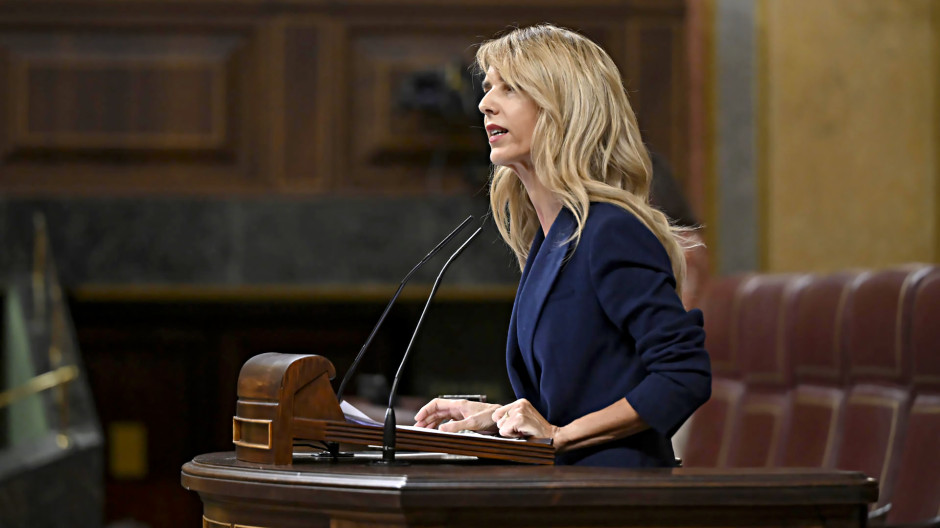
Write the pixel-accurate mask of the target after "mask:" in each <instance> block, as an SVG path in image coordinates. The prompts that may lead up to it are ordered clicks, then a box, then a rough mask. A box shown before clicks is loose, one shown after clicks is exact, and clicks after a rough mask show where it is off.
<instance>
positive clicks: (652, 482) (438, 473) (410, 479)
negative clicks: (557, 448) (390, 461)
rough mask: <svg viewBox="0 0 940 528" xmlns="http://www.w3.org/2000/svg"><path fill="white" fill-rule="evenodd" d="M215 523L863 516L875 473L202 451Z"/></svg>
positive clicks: (198, 467) (202, 474)
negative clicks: (267, 458) (255, 457)
mask: <svg viewBox="0 0 940 528" xmlns="http://www.w3.org/2000/svg"><path fill="white" fill-rule="evenodd" d="M182 484H183V486H184V487H185V488H187V489H189V490H192V491H196V492H198V493H199V494H200V496H201V498H202V500H203V503H204V506H205V509H204V512H205V519H204V521H203V522H204V526H208V527H213V528H215V527H229V528H234V527H235V526H251V527H263V528H275V527H284V528H288V527H299V526H334V527H354V526H486V525H487V524H492V525H500V526H509V525H512V526H706V525H708V526H717V525H722V526H782V525H786V526H820V525H826V526H863V525H864V520H865V518H866V513H867V509H868V503H870V502H873V501H875V500H876V499H877V495H878V489H877V485H876V483H875V481H873V480H871V479H868V478H866V477H865V476H864V475H862V474H861V473H856V472H844V471H829V470H816V469H788V470H783V469H781V470H766V469H763V470H714V469H691V468H685V469H683V468H677V469H662V470H621V469H608V468H580V467H556V466H537V465H508V464H501V465H483V464H481V463H476V464H472V463H439V462H438V463H433V462H428V463H423V462H415V463H413V464H412V465H409V466H404V467H384V466H383V467H377V466H372V465H369V464H368V463H367V462H365V461H345V462H339V463H331V462H314V461H311V460H309V459H308V460H306V461H305V460H303V459H300V458H295V460H294V463H293V464H292V465H291V466H283V465H277V466H276V465H267V464H258V463H250V462H244V461H240V460H237V459H236V458H235V455H234V453H213V454H207V455H201V456H198V457H196V458H195V459H194V460H193V461H192V462H189V463H187V464H186V465H184V466H183V470H182Z"/></svg>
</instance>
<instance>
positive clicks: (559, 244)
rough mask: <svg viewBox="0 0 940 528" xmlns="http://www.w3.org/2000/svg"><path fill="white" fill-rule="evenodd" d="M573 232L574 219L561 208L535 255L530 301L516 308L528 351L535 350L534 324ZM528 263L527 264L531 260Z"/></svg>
mask: <svg viewBox="0 0 940 528" xmlns="http://www.w3.org/2000/svg"><path fill="white" fill-rule="evenodd" d="M572 233H574V218H573V217H572V216H571V214H570V213H569V212H568V210H567V209H565V208H562V209H561V212H559V213H558V217H557V218H556V219H555V222H554V223H553V224H552V227H551V229H549V231H548V237H546V239H545V242H543V243H542V247H541V249H540V250H539V254H538V255H537V256H536V259H537V260H538V262H537V264H538V265H537V266H536V265H533V266H532V269H531V270H530V271H529V276H528V277H527V278H526V282H525V287H526V288H530V289H532V290H531V292H528V293H527V294H526V297H527V300H529V301H530V304H527V305H525V306H519V307H517V312H518V313H517V314H516V324H517V325H519V326H518V332H519V341H520V342H521V343H523V344H525V345H527V346H528V349H529V350H532V342H533V340H534V339H535V327H536V324H537V323H538V320H539V316H540V315H541V313H542V308H543V307H544V305H545V299H546V298H548V294H549V292H550V291H551V290H552V286H553V285H554V284H555V279H556V278H558V272H559V271H561V268H562V264H564V262H565V256H567V254H568V250H569V247H570V244H566V243H565V241H566V240H567V239H568V238H569V237H570V236H571V234H572ZM530 254H531V253H530ZM526 264H527V265H528V264H529V262H527V263H526ZM520 290H521V287H520ZM517 300H518V292H517Z"/></svg>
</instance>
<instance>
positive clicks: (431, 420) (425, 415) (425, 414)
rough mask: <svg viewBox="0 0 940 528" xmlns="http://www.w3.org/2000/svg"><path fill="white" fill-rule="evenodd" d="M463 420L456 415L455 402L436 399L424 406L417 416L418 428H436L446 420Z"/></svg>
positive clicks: (416, 423)
mask: <svg viewBox="0 0 940 528" xmlns="http://www.w3.org/2000/svg"><path fill="white" fill-rule="evenodd" d="M453 418H463V416H461V415H460V414H457V413H456V408H455V400H445V399H441V398H435V399H433V400H431V401H429V402H428V403H426V404H425V405H424V407H422V408H421V409H419V410H418V413H417V414H415V426H416V427H430V428H432V429H433V428H435V427H437V426H438V425H439V424H440V423H441V422H443V421H444V420H450V419H453Z"/></svg>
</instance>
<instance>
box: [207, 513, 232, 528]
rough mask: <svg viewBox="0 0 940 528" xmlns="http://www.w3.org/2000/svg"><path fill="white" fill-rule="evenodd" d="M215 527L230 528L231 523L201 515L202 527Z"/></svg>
mask: <svg viewBox="0 0 940 528" xmlns="http://www.w3.org/2000/svg"><path fill="white" fill-rule="evenodd" d="M216 527H221V528H232V523H224V522H219V521H215V520H212V519H210V518H208V517H206V516H205V515H203V516H202V528H216Z"/></svg>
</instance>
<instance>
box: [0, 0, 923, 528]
mask: <svg viewBox="0 0 940 528" xmlns="http://www.w3.org/2000/svg"><path fill="white" fill-rule="evenodd" d="M938 9H940V6H938V4H937V2H936V1H932V0H891V1H884V0H668V1H666V0H662V1H652V0H620V1H613V2H611V1H605V0H596V1H595V0H578V1H575V0H550V1H545V0H539V1H536V0H514V1H512V2H508V3H505V2H501V3H495V2H489V1H487V0H477V1H475V0H459V1H453V2H446V3H441V2H436V1H431V0H427V1H425V0H407V1H405V0H403V1H398V2H392V1H382V0H342V1H334V2H320V1H316V0H311V1H293V0H283V1H259V2H238V1H231V2H229V1H226V0H213V1H211V2H208V1H207V2H201V1H191V2H185V3H184V2H154V1H145V0H135V1H133V2H113V1H109V0H81V1H67V2H66V1H62V2H58V1H54V0H50V1H48V2H42V3H36V2H30V3H25V2H16V1H9V0H0V244H2V247H0V273H3V274H6V275H13V274H15V273H17V272H18V271H25V270H29V269H30V267H31V266H33V264H34V263H33V258H34V250H33V242H34V230H33V218H34V214H35V213H36V212H37V211H38V212H41V213H43V214H44V216H45V218H46V225H47V227H48V238H49V241H50V246H51V252H52V255H53V256H54V259H55V262H56V266H57V273H58V276H59V277H60V279H61V283H62V284H63V286H64V288H65V292H66V294H67V301H68V305H69V308H70V310H71V314H72V319H73V324H74V328H75V336H76V337H77V342H78V345H79V348H80V349H81V356H82V358H83V361H84V367H83V374H82V376H83V378H82V379H83V380H85V382H87V383H88V385H89V386H90V389H91V393H92V395H93V397H94V400H95V405H96V408H97V412H98V418H99V419H100V421H101V426H102V431H103V432H104V452H105V460H106V463H105V468H104V475H103V477H102V478H103V479H104V481H105V483H106V485H105V491H104V499H103V502H104V506H103V507H104V509H105V514H104V519H105V522H109V523H113V522H119V521H121V520H122V519H134V520H136V521H138V522H140V523H144V524H146V525H149V526H178V525H180V524H182V523H181V521H180V519H183V520H184V522H186V523H193V522H198V519H199V512H200V508H201V505H200V503H199V500H198V497H196V496H195V494H192V493H190V492H187V491H185V490H183V489H182V488H181V487H180V486H179V481H178V475H179V467H180V465H181V464H182V463H184V462H185V461H187V460H189V459H190V458H191V457H192V456H194V455H196V454H198V453H201V452H206V451H217V450H228V449H231V444H230V433H229V431H230V425H229V424H230V421H231V415H232V412H233V408H234V401H235V394H234V385H235V381H236V379H237V374H238V369H239V368H240V366H241V364H242V363H243V362H244V361H245V360H246V359H247V358H248V357H251V356H252V355H254V354H257V353H260V352H265V351H272V350H273V351H282V352H305V353H319V354H322V355H325V356H327V357H329V358H330V359H331V360H332V361H333V362H334V363H335V364H336V366H337V370H338V371H339V373H340V375H342V373H343V372H344V370H345V368H346V366H347V365H348V364H349V362H350V361H351V359H352V357H353V356H354V355H355V353H356V352H358V350H359V347H360V346H361V343H362V342H363V340H364V339H365V336H366V335H367V334H368V331H369V330H370V329H371V327H372V325H373V324H374V321H375V319H376V318H377V317H378V315H379V314H380V313H381V310H382V308H383V307H384V304H385V302H386V301H387V299H388V296H389V295H391V293H392V292H393V291H394V289H395V287H396V286H397V283H398V281H399V280H400V279H401V277H402V275H404V273H406V272H407V271H408V270H409V269H410V268H411V266H412V265H413V264H414V262H416V261H417V260H418V259H420V258H421V257H422V256H424V254H425V253H426V252H427V250H428V249H430V248H431V247H432V246H433V245H434V244H435V243H436V242H437V241H438V240H439V239H440V238H441V237H443V236H444V234H446V233H447V232H449V231H450V230H451V229H452V227H453V226H454V225H456V224H457V223H458V222H459V221H460V220H462V219H463V218H464V217H466V216H467V215H468V214H474V215H477V216H478V217H483V216H485V212H486V209H487V198H486V180H487V175H488V165H487V157H486V156H487V145H486V143H485V141H484V133H483V131H482V129H481V128H480V118H479V117H478V113H477V111H476V109H475V107H476V100H477V98H478V97H479V94H478V92H477V90H478V88H477V87H476V86H475V85H474V83H473V80H472V78H471V76H470V75H469V74H468V72H467V66H468V65H469V64H470V62H471V59H472V56H473V51H474V47H473V45H474V44H476V43H479V42H480V41H482V40H484V39H486V38H489V37H491V36H493V35H494V34H495V33H497V32H498V31H500V30H502V29H504V28H506V27H507V26H509V25H525V24H531V23H537V22H545V21H549V22H553V23H556V24H559V25H564V26H567V27H571V28H575V29H578V30H580V31H582V32H583V33H585V34H586V35H588V36H589V37H591V38H593V39H595V40H596V41H597V42H599V43H600V44H601V45H602V46H603V47H605V49H607V50H608V52H610V54H611V55H612V57H613V58H614V60H615V62H617V64H618V65H619V66H620V68H621V71H622V73H623V75H624V79H625V84H626V86H627V88H628V90H629V92H630V96H631V100H632V102H633V104H634V107H635V109H636V110H637V113H638V116H639V120H640V124H641V128H642V129H643V133H644V135H645V139H646V141H647V143H648V144H649V146H650V147H651V148H652V149H653V150H655V151H656V152H657V153H659V154H660V155H661V156H662V158H663V159H664V160H665V161H666V162H667V163H668V165H669V167H671V169H672V175H673V176H674V178H675V179H676V181H677V182H678V184H679V187H680V188H681V189H682V191H683V192H684V194H685V198H686V199H687V200H688V202H689V204H690V205H691V209H692V211H693V213H694V215H695V216H696V217H697V218H698V219H699V221H700V222H702V224H704V226H705V227H704V235H705V238H706V242H707V244H708V248H709V250H708V251H709V255H710V263H711V272H712V273H713V274H716V275H723V274H729V273H736V272H741V271H748V270H764V271H827V270H833V269H841V268H846V267H882V266H887V265H891V264H895V263H902V262H911V261H922V262H934V261H936V260H937V258H938V253H940V210H938V199H940V188H938V177H940V172H938V152H940V143H938V141H940V140H938V137H940V132H938V130H937V126H938V123H940V110H938V109H940V95H938V94H940V89H938V88H940V87H938V82H940V71H938V67H940V59H938V57H940V22H938V20H940V12H938ZM487 226H488V227H487V231H486V232H485V233H484V236H483V237H482V238H481V239H480V240H478V241H477V242H476V243H475V245H474V246H473V247H471V248H470V250H469V251H468V252H467V253H466V255H465V256H464V257H462V259H461V260H460V261H459V262H457V263H456V264H455V265H454V267H453V269H452V270H451V271H450V272H449V275H448V278H447V280H446V283H445V286H444V288H442V290H441V292H440V293H441V295H440V297H439V301H438V302H437V303H436V304H435V305H433V306H432V307H431V312H430V314H429V318H428V320H427V324H426V327H425V329H424V332H423V334H422V337H421V339H420V340H419V342H418V345H417V349H416V353H415V356H414V358H413V359H412V362H411V365H410V367H409V372H408V373H407V380H406V381H405V384H404V386H405V388H406V391H405V392H407V393H408V394H411V395H414V396H415V397H416V398H418V399H421V398H426V397H428V396H433V395H435V394H438V393H441V392H471V393H472V392H485V393H487V394H488V395H490V397H491V399H494V400H505V399H508V398H511V394H510V391H509V389H508V384H507V382H506V379H505V373H504V366H503V347H504V335H505V330H506V327H507V325H508V317H509V310H510V308H511V303H512V299H513V296H514V293H515V282H516V281H517V279H518V271H517V268H516V266H515V263H514V259H513V257H512V256H511V255H510V254H509V252H508V251H507V250H506V249H505V248H504V247H503V245H502V244H501V242H500V241H499V239H498V235H497V234H496V232H495V230H494V229H493V228H492V226H491V225H489V224H487ZM440 262H443V259H441V261H440ZM440 262H439V263H440ZM431 267H433V265H432V266H431ZM433 277H434V271H428V272H426V273H424V274H422V275H420V276H419V277H417V278H416V279H415V283H416V285H415V286H414V287H412V288H410V289H408V290H406V294H405V296H404V298H403V299H402V301H401V302H400V303H399V306H398V308H396V309H395V310H394V311H393V312H392V315H391V317H390V320H389V322H388V323H387V325H386V330H385V331H383V332H382V333H381V334H380V336H379V338H378V339H377V341H376V343H375V345H374V346H373V350H372V351H371V352H370V355H369V356H368V357H367V360H366V362H365V363H364V365H363V367H362V370H363V372H365V373H368V374H378V375H379V376H377V377H375V378H373V377H370V378H368V380H369V381H368V382H367V381H366V380H365V379H364V381H363V383H362V384H361V386H360V387H358V389H359V392H360V393H361V394H363V395H365V396H369V395H372V394H381V391H382V387H381V385H382V376H386V377H387V376H388V374H389V373H390V372H391V371H392V370H393V369H394V368H395V367H397V362H398V358H399V357H400V354H401V352H402V351H403V350H404V347H405V345H406V344H407V340H408V339H409V338H410V335H411V331H412V328H413V324H414V323H415V321H416V320H417V316H418V313H419V312H420V308H421V306H422V304H423V301H424V296H425V295H426V294H427V292H428V287H429V284H430V283H431V281H432V280H433ZM4 353H5V354H7V355H9V354H10V352H9V351H5V352H4ZM36 373H37V374H38V373H39V370H37V372H36ZM375 380H378V381H375ZM370 384H372V385H370ZM0 430H2V429H0ZM0 494H2V493H0Z"/></svg>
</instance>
